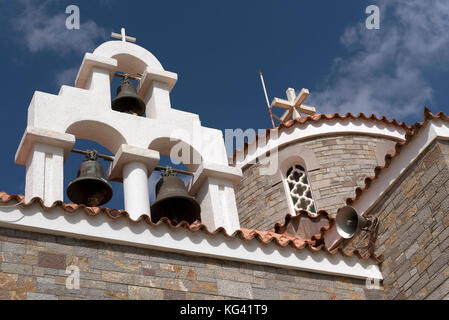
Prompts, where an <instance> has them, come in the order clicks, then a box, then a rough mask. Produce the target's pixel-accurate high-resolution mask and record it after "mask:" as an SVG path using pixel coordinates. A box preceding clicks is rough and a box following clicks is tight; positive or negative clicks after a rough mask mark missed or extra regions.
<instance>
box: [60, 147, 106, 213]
mask: <svg viewBox="0 0 449 320" xmlns="http://www.w3.org/2000/svg"><path fill="white" fill-rule="evenodd" d="M97 155H98V154H97V152H96V151H88V153H87V155H86V158H85V159H84V160H83V162H82V163H81V165H80V167H79V170H78V176H77V178H76V179H75V180H73V181H72V182H70V184H69V186H68V188H67V196H68V197H69V199H70V200H71V201H72V202H73V203H76V204H84V205H85V206H88V207H98V206H101V205H103V204H105V203H107V202H109V200H111V198H112V187H111V185H110V184H109V183H108V182H107V181H106V179H105V178H104V173H103V167H102V166H101V164H100V162H99V161H98V160H97Z"/></svg>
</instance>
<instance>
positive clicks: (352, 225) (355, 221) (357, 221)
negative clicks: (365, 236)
mask: <svg viewBox="0 0 449 320" xmlns="http://www.w3.org/2000/svg"><path fill="white" fill-rule="evenodd" d="M370 225H371V221H370V220H368V219H366V218H364V217H362V216H360V215H358V214H357V211H355V209H354V208H353V207H350V206H345V207H342V208H340V209H338V211H337V217H336V226H337V232H338V234H339V235H340V236H341V237H342V238H345V239H350V238H352V237H353V236H354V235H355V234H356V233H357V232H358V231H359V230H361V229H364V228H368V227H369V226H370Z"/></svg>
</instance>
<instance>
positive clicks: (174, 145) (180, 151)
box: [148, 137, 203, 172]
mask: <svg viewBox="0 0 449 320" xmlns="http://www.w3.org/2000/svg"><path fill="white" fill-rule="evenodd" d="M148 148H149V149H151V150H156V151H158V152H159V153H160V155H161V156H166V157H168V158H169V159H170V162H171V163H173V164H175V165H180V164H182V165H183V166H184V167H185V168H186V169H187V170H188V171H190V172H195V171H196V170H197V169H198V167H199V166H200V164H201V163H202V162H203V157H202V156H201V154H200V152H199V151H198V150H196V149H195V148H193V147H192V146H191V145H190V144H189V143H188V142H185V141H182V140H180V139H172V138H170V137H160V138H157V139H154V140H153V141H152V142H151V143H150V145H149V146H148Z"/></svg>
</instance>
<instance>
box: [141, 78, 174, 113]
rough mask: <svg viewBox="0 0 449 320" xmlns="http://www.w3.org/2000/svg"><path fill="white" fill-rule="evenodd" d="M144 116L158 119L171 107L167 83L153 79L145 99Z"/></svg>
mask: <svg viewBox="0 0 449 320" xmlns="http://www.w3.org/2000/svg"><path fill="white" fill-rule="evenodd" d="M145 102H146V105H147V108H146V116H147V117H148V118H152V119H158V118H161V117H163V116H164V114H167V113H168V112H169V110H170V109H171V104H170V91H169V86H168V84H167V83H163V82H159V81H153V82H152V84H151V86H150V90H149V92H148V94H147V99H146V101H145Z"/></svg>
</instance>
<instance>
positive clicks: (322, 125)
mask: <svg viewBox="0 0 449 320" xmlns="http://www.w3.org/2000/svg"><path fill="white" fill-rule="evenodd" d="M367 124H369V125H367ZM287 131H292V132H289V133H287ZM405 133H406V131H405V129H403V128H399V127H397V126H393V125H387V124H385V123H381V124H380V123H373V121H369V120H363V119H345V120H339V119H334V120H328V121H325V122H324V121H323V122H318V123H317V122H311V123H304V124H300V125H297V124H295V125H293V126H292V127H290V128H286V129H283V130H281V132H280V135H279V137H277V139H272V134H270V138H269V139H268V141H266V143H265V145H264V146H262V147H259V148H256V146H255V143H256V139H254V140H253V141H252V142H251V143H249V144H248V154H247V155H246V156H245V157H244V158H243V159H239V157H241V155H242V154H243V150H236V151H235V152H236V164H235V166H236V167H239V168H243V167H245V166H246V165H248V164H251V163H254V162H255V161H256V159H257V158H259V157H260V156H262V155H265V154H266V153H267V152H269V151H270V152H272V150H273V149H276V148H280V147H282V146H284V145H287V144H291V143H293V142H295V141H300V140H305V139H309V138H314V137H317V136H326V135H335V134H361V135H370V136H381V137H387V138H391V139H394V140H397V141H405ZM264 137H266V136H262V137H259V140H260V139H262V141H263V140H264ZM254 151H255V152H254ZM231 160H232V156H231Z"/></svg>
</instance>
